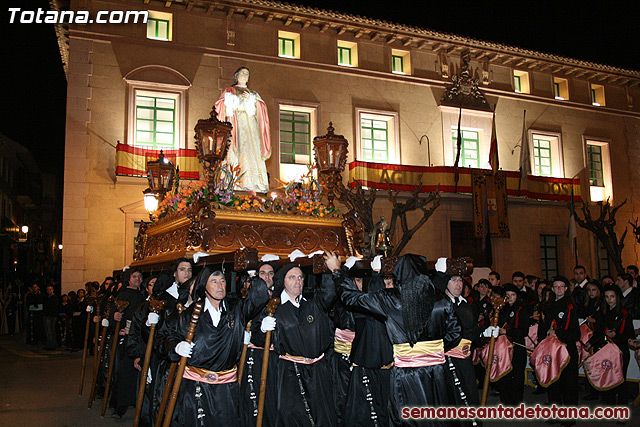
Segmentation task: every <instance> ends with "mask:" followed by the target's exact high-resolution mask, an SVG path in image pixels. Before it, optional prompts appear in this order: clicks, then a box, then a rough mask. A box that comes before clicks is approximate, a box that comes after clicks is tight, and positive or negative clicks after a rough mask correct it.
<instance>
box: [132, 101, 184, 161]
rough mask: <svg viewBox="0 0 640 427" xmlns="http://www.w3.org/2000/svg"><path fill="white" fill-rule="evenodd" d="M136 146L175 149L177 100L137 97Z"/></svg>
mask: <svg viewBox="0 0 640 427" xmlns="http://www.w3.org/2000/svg"><path fill="white" fill-rule="evenodd" d="M135 135H136V139H135V145H144V146H147V147H153V148H154V149H160V148H173V147H174V142H175V135H176V100H175V99H172V98H165V97H162V96H157V97H156V96H151V95H142V94H139V95H136V134H135Z"/></svg>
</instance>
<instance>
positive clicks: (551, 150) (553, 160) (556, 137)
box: [529, 130, 564, 178]
mask: <svg viewBox="0 0 640 427" xmlns="http://www.w3.org/2000/svg"><path fill="white" fill-rule="evenodd" d="M529 141H530V142H529V152H530V154H531V155H530V157H531V163H532V165H531V166H532V171H533V174H534V175H539V176H549V177H555V178H564V166H563V163H562V149H561V145H560V142H561V141H560V134H559V133H554V132H540V131H532V130H529Z"/></svg>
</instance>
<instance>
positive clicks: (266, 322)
mask: <svg viewBox="0 0 640 427" xmlns="http://www.w3.org/2000/svg"><path fill="white" fill-rule="evenodd" d="M275 328H276V318H275V317H271V316H267V317H265V318H264V319H262V324H261V325H260V330H261V331H262V332H264V333H265V334H266V333H267V331H273V330H274V329H275Z"/></svg>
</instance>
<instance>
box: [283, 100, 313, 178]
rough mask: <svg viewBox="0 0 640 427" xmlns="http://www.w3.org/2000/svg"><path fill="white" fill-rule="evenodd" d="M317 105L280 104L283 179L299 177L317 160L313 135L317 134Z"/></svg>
mask: <svg viewBox="0 0 640 427" xmlns="http://www.w3.org/2000/svg"><path fill="white" fill-rule="evenodd" d="M317 108H318V106H317V105H304V106H301V105H293V104H280V105H279V122H278V123H279V134H280V179H281V180H283V181H285V182H291V181H295V180H298V179H299V178H300V177H302V176H304V175H306V174H307V172H308V171H309V169H308V168H307V165H309V164H312V163H313V145H312V142H311V141H312V138H311V136H312V135H317V131H316V122H317V120H316V114H317V113H316V112H317Z"/></svg>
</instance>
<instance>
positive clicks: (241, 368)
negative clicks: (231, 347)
mask: <svg viewBox="0 0 640 427" xmlns="http://www.w3.org/2000/svg"><path fill="white" fill-rule="evenodd" d="M246 331H247V332H251V320H249V323H247V329H246ZM243 340H244V337H243ZM247 347H249V345H248V344H245V345H243V346H242V355H241V356H240V366H238V385H242V373H243V372H244V361H245V360H247Z"/></svg>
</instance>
